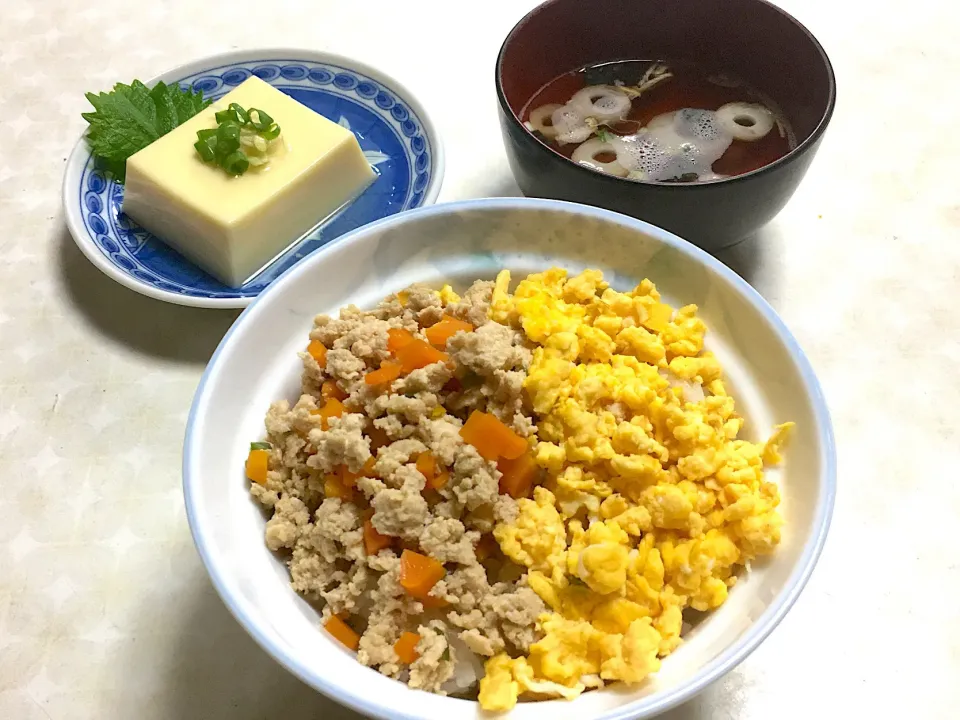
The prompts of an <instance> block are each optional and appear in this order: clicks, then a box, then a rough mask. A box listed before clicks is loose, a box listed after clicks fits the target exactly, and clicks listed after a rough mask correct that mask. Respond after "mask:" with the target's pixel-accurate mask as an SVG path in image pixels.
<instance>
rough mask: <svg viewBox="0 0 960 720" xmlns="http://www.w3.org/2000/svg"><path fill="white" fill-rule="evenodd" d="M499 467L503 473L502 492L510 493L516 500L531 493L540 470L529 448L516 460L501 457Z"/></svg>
mask: <svg viewBox="0 0 960 720" xmlns="http://www.w3.org/2000/svg"><path fill="white" fill-rule="evenodd" d="M497 469H498V470H499V471H500V472H501V473H502V477H501V478H500V493H501V494H503V495H509V496H510V497H512V498H513V499H515V500H517V499H519V498H522V497H528V496H529V495H530V489H531V488H532V487H533V481H534V480H535V479H536V477H537V473H538V472H539V468H538V467H537V461H536V460H534V458H533V453H532V452H530V451H529V450H527V451H526V452H525V453H524V454H523V455H521V456H520V457H518V458H516V459H514V460H508V459H507V458H500V459H499V460H498V461H497Z"/></svg>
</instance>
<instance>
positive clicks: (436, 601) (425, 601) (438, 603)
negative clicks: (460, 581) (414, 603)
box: [417, 595, 449, 609]
mask: <svg viewBox="0 0 960 720" xmlns="http://www.w3.org/2000/svg"><path fill="white" fill-rule="evenodd" d="M417 599H418V600H419V601H420V603H421V604H422V605H423V607H425V608H427V609H434V608H442V607H446V606H447V605H449V603H448V602H447V601H446V600H444V599H443V598H440V597H437V596H436V595H427V596H426V597H423V598H417Z"/></svg>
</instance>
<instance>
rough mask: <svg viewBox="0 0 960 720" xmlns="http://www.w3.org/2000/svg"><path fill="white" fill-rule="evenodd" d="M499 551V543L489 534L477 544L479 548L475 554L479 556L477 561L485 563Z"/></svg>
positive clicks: (482, 537) (483, 536)
mask: <svg viewBox="0 0 960 720" xmlns="http://www.w3.org/2000/svg"><path fill="white" fill-rule="evenodd" d="M499 549H500V546H499V545H498V544H497V541H496V540H495V539H494V537H493V535H490V534H489V533H487V534H484V535H482V536H481V537H480V541H479V542H478V543H477V547H476V549H475V550H474V552H475V554H476V556H477V560H479V561H480V562H483V561H484V560H486V559H487V558H488V557H490V556H491V555H493V554H494V553H495V552H496V551H497V550H499Z"/></svg>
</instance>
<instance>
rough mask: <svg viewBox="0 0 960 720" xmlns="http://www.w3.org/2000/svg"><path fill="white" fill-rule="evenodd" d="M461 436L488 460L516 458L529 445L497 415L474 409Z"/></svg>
mask: <svg viewBox="0 0 960 720" xmlns="http://www.w3.org/2000/svg"><path fill="white" fill-rule="evenodd" d="M460 437H462V438H463V439H464V441H465V442H468V443H470V444H471V445H473V446H474V447H475V448H476V449H477V452H478V453H480V455H481V456H482V457H483V458H484V459H486V460H496V459H497V458H499V457H504V458H507V460H516V459H517V458H518V457H520V456H521V455H523V453H525V452H526V451H527V448H528V447H529V446H528V445H527V441H526V440H525V439H524V438H523V437H521V436H520V435H517V433H515V432H514V431H513V430H512V429H511V428H509V427H507V426H506V425H504V424H503V423H502V422H501V421H500V420H499V419H498V418H497V417H496V416H495V415H491V414H489V413H485V412H482V411H480V410H474V411H473V412H472V413H470V417H468V418H467V421H466V422H465V423H464V424H463V427H462V428H460Z"/></svg>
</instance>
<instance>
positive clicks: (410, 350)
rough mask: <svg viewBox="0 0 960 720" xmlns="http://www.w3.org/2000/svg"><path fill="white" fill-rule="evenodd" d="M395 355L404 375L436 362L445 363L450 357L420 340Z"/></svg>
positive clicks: (405, 346) (414, 341)
mask: <svg viewBox="0 0 960 720" xmlns="http://www.w3.org/2000/svg"><path fill="white" fill-rule="evenodd" d="M394 355H395V356H396V358H397V362H399V363H400V367H401V369H402V370H403V372H404V373H409V372H413V371H414V370H417V369H418V368H422V367H426V366H427V365H432V364H433V363H436V362H445V361H446V360H447V359H448V358H449V357H450V356H449V355H447V354H446V353H445V352H440V351H439V350H437V349H436V348H435V347H434V346H433V345H431V344H430V343H427V342H424V341H423V340H419V339H414V340H413V341H411V342H409V343H407V344H406V345H404V346H403V347H402V348H400V349H399V350H397V352H396V353H394Z"/></svg>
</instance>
